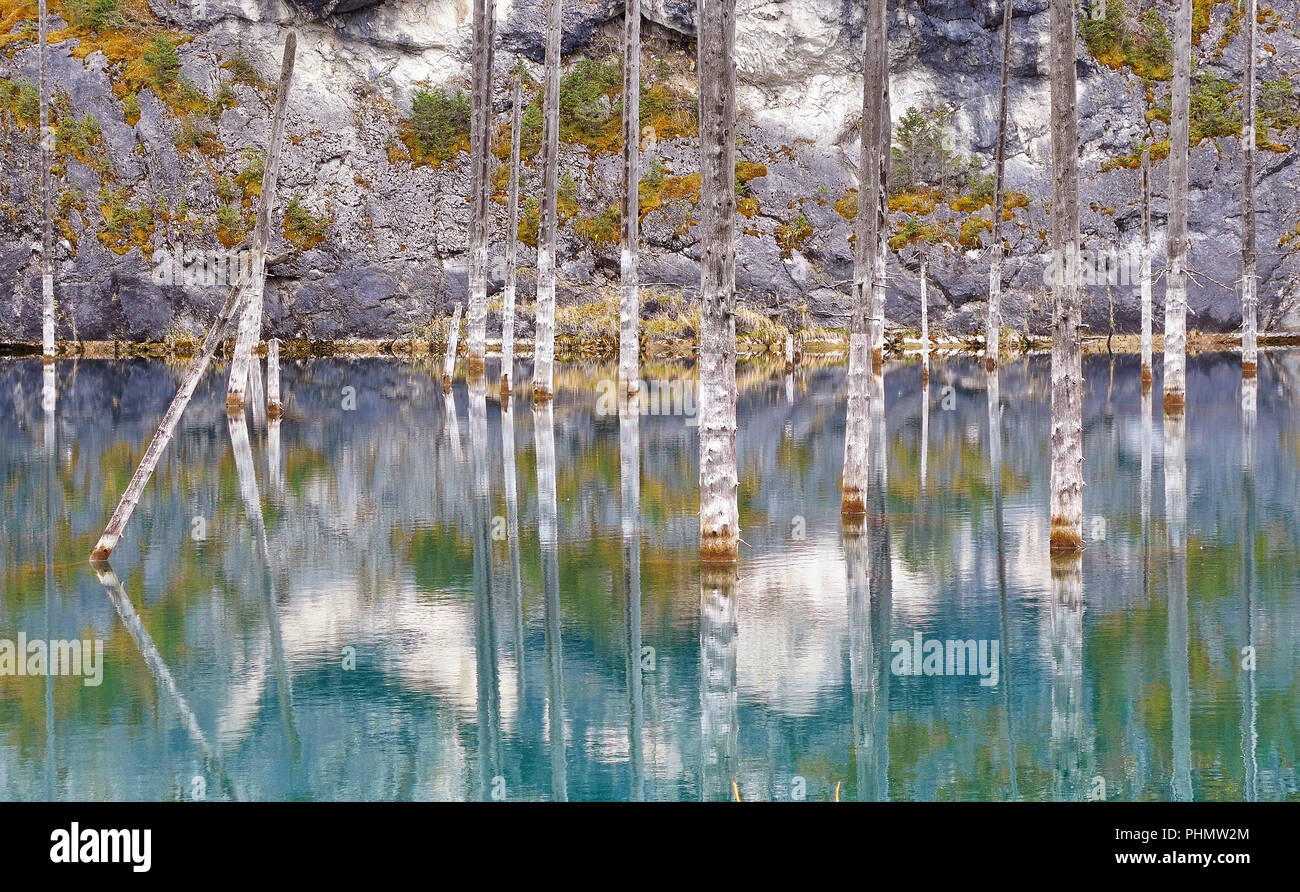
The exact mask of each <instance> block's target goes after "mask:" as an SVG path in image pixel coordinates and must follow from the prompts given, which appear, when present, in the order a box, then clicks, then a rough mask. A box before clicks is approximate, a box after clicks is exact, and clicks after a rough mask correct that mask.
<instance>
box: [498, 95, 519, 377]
mask: <svg viewBox="0 0 1300 892" xmlns="http://www.w3.org/2000/svg"><path fill="white" fill-rule="evenodd" d="M511 92H512V95H513V99H512V102H511V120H510V186H509V189H508V190H507V192H508V194H509V196H510V197H509V208H510V210H509V216H510V226H509V228H508V229H507V230H506V284H505V295H504V299H503V301H502V306H501V391H502V393H503V394H509V393H510V389H511V388H512V387H513V386H514V382H515V285H516V277H517V275H518V264H519V177H520V174H521V173H522V172H521V171H520V169H519V138H520V130H521V128H522V126H523V115H524V107H523V106H524V76H523V73H522V71H516V72H515V77H514V88H513V90H512V91H511Z"/></svg>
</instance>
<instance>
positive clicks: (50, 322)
mask: <svg viewBox="0 0 1300 892" xmlns="http://www.w3.org/2000/svg"><path fill="white" fill-rule="evenodd" d="M39 6H40V8H39V9H37V11H36V12H37V17H38V18H39V19H40V22H39V25H38V27H39V29H40V49H39V53H40V58H39V59H38V61H37V65H38V68H39V70H38V72H37V75H36V83H37V90H38V91H39V92H40V99H39V103H40V133H39V134H38V139H39V145H40V150H39V152H38V157H39V159H40V165H41V176H40V187H41V355H42V357H43V358H44V359H45V360H46V361H47V362H48V361H50V360H52V359H54V223H53V219H54V204H53V198H52V197H51V195H50V192H51V189H52V187H51V184H50V149H51V148H52V143H53V141H54V134H53V132H52V131H51V130H50V100H49V96H48V95H47V94H48V92H49V71H48V67H49V55H50V48H49V44H48V41H47V37H48V33H47V19H48V17H47V16H46V12H45V0H40V4H39Z"/></svg>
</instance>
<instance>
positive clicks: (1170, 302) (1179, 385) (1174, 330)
mask: <svg viewBox="0 0 1300 892" xmlns="http://www.w3.org/2000/svg"><path fill="white" fill-rule="evenodd" d="M1191 83H1192V0H1179V3H1178V11H1177V15H1176V16H1175V21H1174V83H1173V91H1172V94H1171V99H1172V102H1171V111H1170V120H1169V247H1168V254H1169V271H1168V273H1167V275H1166V278H1165V368H1164V389H1165V400H1164V402H1165V411H1166V412H1181V411H1182V409H1183V406H1184V405H1185V404H1186V399H1187V155H1188V136H1189V130H1188V127H1189V126H1190V121H1189V117H1188V112H1189V108H1190V103H1191Z"/></svg>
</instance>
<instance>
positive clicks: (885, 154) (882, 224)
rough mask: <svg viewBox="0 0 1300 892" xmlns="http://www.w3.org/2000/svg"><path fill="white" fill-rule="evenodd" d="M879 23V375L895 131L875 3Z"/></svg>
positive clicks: (881, 5) (874, 346) (884, 14)
mask: <svg viewBox="0 0 1300 892" xmlns="http://www.w3.org/2000/svg"><path fill="white" fill-rule="evenodd" d="M875 5H876V23H877V27H878V28H879V29H880V36H879V41H880V43H879V47H880V52H879V59H878V61H877V65H878V66H879V77H880V82H879V83H878V84H877V89H879V90H880V124H879V130H878V131H877V136H878V142H879V147H878V148H879V152H880V162H879V169H878V171H879V182H878V183H877V190H878V192H879V199H878V201H877V204H876V256H875V263H874V266H873V269H872V274H871V370H872V372H878V371H880V369H881V368H882V364H883V363H884V361H885V280H886V271H887V269H888V266H887V264H888V260H889V155H890V151H889V150H890V146H891V145H892V144H893V130H892V128H891V126H890V112H889V18H888V4H887V3H885V2H884V0H877V2H876V4H875Z"/></svg>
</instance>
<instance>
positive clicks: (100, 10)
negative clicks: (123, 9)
mask: <svg viewBox="0 0 1300 892" xmlns="http://www.w3.org/2000/svg"><path fill="white" fill-rule="evenodd" d="M65 9H66V10H67V13H68V18H69V19H70V20H71V21H72V24H74V25H76V26H77V27H78V28H84V29H86V30H87V31H94V32H95V33H96V34H98V33H99V32H100V31H105V30H107V29H109V28H116V27H119V26H121V24H122V15H121V13H120V11H119V10H118V5H117V0H68V2H67V5H66V7H65Z"/></svg>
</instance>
